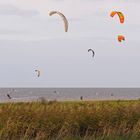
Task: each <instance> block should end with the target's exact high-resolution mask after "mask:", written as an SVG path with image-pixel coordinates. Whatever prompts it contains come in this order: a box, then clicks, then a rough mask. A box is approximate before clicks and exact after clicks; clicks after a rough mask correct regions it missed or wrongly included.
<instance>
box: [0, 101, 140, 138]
mask: <svg viewBox="0 0 140 140" xmlns="http://www.w3.org/2000/svg"><path fill="white" fill-rule="evenodd" d="M83 139H84V140H140V101H101V102H92V101H87V102H55V101H54V102H53V101H52V102H44V101H42V102H35V103H7V104H0V140H83Z"/></svg>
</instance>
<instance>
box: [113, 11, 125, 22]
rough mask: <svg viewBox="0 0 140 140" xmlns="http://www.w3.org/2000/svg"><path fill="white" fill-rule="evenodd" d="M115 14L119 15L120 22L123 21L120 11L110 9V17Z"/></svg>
mask: <svg viewBox="0 0 140 140" xmlns="http://www.w3.org/2000/svg"><path fill="white" fill-rule="evenodd" d="M115 15H118V16H119V19H120V23H124V15H123V13H122V12H117V11H112V12H111V14H110V16H111V17H114V16H115Z"/></svg>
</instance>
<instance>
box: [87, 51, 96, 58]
mask: <svg viewBox="0 0 140 140" xmlns="http://www.w3.org/2000/svg"><path fill="white" fill-rule="evenodd" d="M88 52H92V57H94V55H95V52H94V51H93V50H92V49H89V50H88Z"/></svg>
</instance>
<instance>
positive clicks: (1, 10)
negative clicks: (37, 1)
mask: <svg viewBox="0 0 140 140" xmlns="http://www.w3.org/2000/svg"><path fill="white" fill-rule="evenodd" d="M0 15H16V16H23V17H24V16H25V17H31V16H36V15H39V12H38V11H36V10H23V9H19V8H17V7H15V6H13V5H0Z"/></svg>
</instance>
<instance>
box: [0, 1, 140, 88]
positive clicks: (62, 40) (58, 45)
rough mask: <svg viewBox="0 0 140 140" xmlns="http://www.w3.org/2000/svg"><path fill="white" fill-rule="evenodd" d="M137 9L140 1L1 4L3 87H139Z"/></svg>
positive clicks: (139, 26) (0, 72) (0, 79)
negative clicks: (120, 16)
mask: <svg viewBox="0 0 140 140" xmlns="http://www.w3.org/2000/svg"><path fill="white" fill-rule="evenodd" d="M139 9H140V2H139V1H138V0H124V1H122V0H117V1H116V0H20V1H19V0H3V1H2V0H0V19H1V21H0V87H140V16H139V15H138V11H139ZM52 10H57V11H60V12H62V13H64V14H65V16H66V17H67V18H68V20H69V32H68V33H65V32H64V28H63V22H62V20H61V18H60V17H58V16H53V17H49V16H48V13H49V12H50V11H52ZM113 10H117V11H122V12H123V13H124V15H125V23H124V24H123V25H122V24H120V23H119V19H118V17H117V16H116V17H115V18H111V17H110V12H111V11H113ZM119 34H122V35H124V36H125V37H126V41H125V42H122V43H118V42H117V35H119ZM89 48H91V49H93V50H94V51H95V57H94V58H92V54H91V53H88V49H89ZM35 69H39V70H41V77H40V78H37V75H36V73H35Z"/></svg>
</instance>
